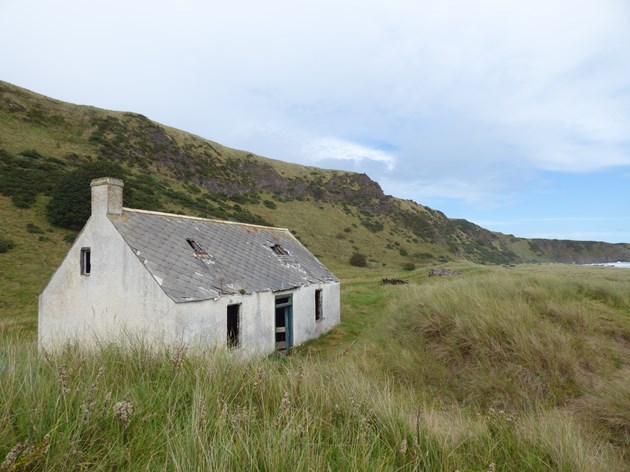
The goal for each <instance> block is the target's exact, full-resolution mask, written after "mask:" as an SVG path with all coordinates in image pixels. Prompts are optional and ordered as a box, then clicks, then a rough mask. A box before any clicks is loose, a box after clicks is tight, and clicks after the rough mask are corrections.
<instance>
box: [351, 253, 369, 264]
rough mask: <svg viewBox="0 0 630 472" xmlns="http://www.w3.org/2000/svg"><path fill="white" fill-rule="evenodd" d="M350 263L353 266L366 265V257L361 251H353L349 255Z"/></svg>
mask: <svg viewBox="0 0 630 472" xmlns="http://www.w3.org/2000/svg"><path fill="white" fill-rule="evenodd" d="M350 265H352V266H355V267H367V258H366V256H365V254H363V253H361V252H355V253H354V254H352V256H350Z"/></svg>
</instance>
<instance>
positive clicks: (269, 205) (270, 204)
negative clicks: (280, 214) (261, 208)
mask: <svg viewBox="0 0 630 472" xmlns="http://www.w3.org/2000/svg"><path fill="white" fill-rule="evenodd" d="M263 205H265V206H266V207H267V208H271V209H272V210H275V209H276V208H277V207H278V205H276V204H275V203H274V202H272V201H271V200H265V201H263Z"/></svg>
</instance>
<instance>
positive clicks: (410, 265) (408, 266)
mask: <svg viewBox="0 0 630 472" xmlns="http://www.w3.org/2000/svg"><path fill="white" fill-rule="evenodd" d="M402 268H403V269H404V270H416V265H415V264H414V263H413V262H405V263H404V264H403V266H402Z"/></svg>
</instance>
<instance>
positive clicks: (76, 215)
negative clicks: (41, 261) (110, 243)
mask: <svg viewBox="0 0 630 472" xmlns="http://www.w3.org/2000/svg"><path fill="white" fill-rule="evenodd" d="M99 177H114V178H118V179H122V178H123V177H124V170H123V168H122V167H121V166H120V165H119V164H117V163H115V162H110V161H104V160H99V161H95V162H88V163H87V164H84V165H83V166H81V167H79V168H78V169H75V170H73V171H71V172H69V173H67V174H66V175H65V176H63V177H62V178H61V180H60V181H59V183H58V184H57V186H56V187H55V189H54V190H53V192H52V199H51V200H50V203H49V204H48V207H47V208H46V212H47V217H48V221H50V222H51V223H52V224H54V225H57V226H61V227H63V228H68V229H74V230H80V229H81V228H83V225H85V222H86V221H87V220H88V218H89V217H90V211H91V190H90V182H91V181H92V179H97V178H99Z"/></svg>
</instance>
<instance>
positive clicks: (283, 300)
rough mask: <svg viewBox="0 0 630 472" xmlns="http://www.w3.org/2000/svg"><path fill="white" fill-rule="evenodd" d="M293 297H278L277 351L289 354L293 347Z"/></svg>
mask: <svg viewBox="0 0 630 472" xmlns="http://www.w3.org/2000/svg"><path fill="white" fill-rule="evenodd" d="M292 302H293V301H292V297H291V295H280V296H277V297H276V323H275V327H276V351H280V352H282V353H285V354H286V353H287V352H288V350H289V349H291V347H293V303H292Z"/></svg>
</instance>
